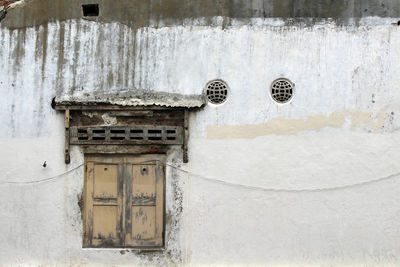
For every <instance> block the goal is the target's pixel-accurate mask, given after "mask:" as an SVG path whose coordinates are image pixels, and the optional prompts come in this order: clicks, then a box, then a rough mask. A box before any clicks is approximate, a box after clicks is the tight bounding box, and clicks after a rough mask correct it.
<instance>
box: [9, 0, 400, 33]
mask: <svg viewBox="0 0 400 267" xmlns="http://www.w3.org/2000/svg"><path fill="white" fill-rule="evenodd" d="M84 3H90V4H93V3H97V4H99V7H100V14H99V16H98V17H92V18H89V19H93V20H98V21H103V22H112V21H117V22H121V23H125V24H129V25H132V26H136V27H142V26H147V25H150V24H151V25H154V26H158V25H177V24H178V25H179V24H182V23H183V21H184V20H186V19H196V18H206V20H205V23H206V24H207V23H208V22H207V18H212V17H215V16H222V17H225V18H226V20H227V23H229V19H243V20H246V19H249V18H283V19H286V18H315V19H325V18H332V19H335V20H337V21H338V22H340V23H341V24H346V23H347V21H350V20H352V21H354V19H356V20H357V19H359V18H362V17H366V16H378V17H400V1H399V0H83V1H82V0H27V1H26V4H25V5H24V6H22V7H21V6H20V7H18V8H14V9H12V10H10V12H9V14H8V17H7V19H6V20H4V21H3V22H2V23H1V26H6V27H10V28H20V27H26V26H34V25H40V24H43V23H46V22H48V21H49V20H66V19H73V18H81V17H82V7H81V5H82V4H84ZM209 23H211V22H209Z"/></svg>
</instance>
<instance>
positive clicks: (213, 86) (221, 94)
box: [205, 80, 228, 105]
mask: <svg viewBox="0 0 400 267" xmlns="http://www.w3.org/2000/svg"><path fill="white" fill-rule="evenodd" d="M205 93H206V96H207V100H208V101H209V102H210V103H212V104H216V105H218V104H222V103H224V102H225V101H226V99H227V98H228V85H227V84H226V83H225V82H224V81H221V80H213V81H210V82H209V83H207V85H206V88H205Z"/></svg>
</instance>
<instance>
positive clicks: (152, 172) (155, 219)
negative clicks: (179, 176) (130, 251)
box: [125, 157, 164, 247]
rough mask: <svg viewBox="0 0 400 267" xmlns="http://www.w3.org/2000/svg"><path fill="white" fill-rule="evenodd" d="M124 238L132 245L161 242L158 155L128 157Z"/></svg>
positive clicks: (161, 193)
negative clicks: (155, 156) (156, 156)
mask: <svg viewBox="0 0 400 267" xmlns="http://www.w3.org/2000/svg"><path fill="white" fill-rule="evenodd" d="M127 172H128V173H129V177H128V178H129V179H128V183H127V187H126V188H127V191H128V192H127V194H126V196H127V200H126V203H127V205H126V218H127V220H126V222H127V224H126V238H125V243H126V245H128V246H132V247H159V246H163V233H164V227H163V226H164V171H163V164H162V160H161V159H160V158H154V157H149V158H147V157H143V158H140V159H138V158H127Z"/></svg>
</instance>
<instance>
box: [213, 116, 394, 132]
mask: <svg viewBox="0 0 400 267" xmlns="http://www.w3.org/2000/svg"><path fill="white" fill-rule="evenodd" d="M387 114H388V112H387V111H386V109H382V110H380V111H379V112H378V113H377V114H373V113H369V112H360V111H351V110H344V111H341V112H340V111H336V112H333V113H331V114H330V115H327V116H325V115H315V116H310V117H308V118H307V119H286V118H283V117H279V118H276V119H274V120H271V121H269V122H267V123H264V124H250V125H232V126H217V125H209V126H207V138H208V139H228V138H231V139H251V138H256V137H259V136H266V135H271V134H276V135H296V134H298V133H299V132H302V131H320V130H322V129H323V128H326V127H331V128H342V127H343V126H344V125H345V124H346V122H350V129H351V130H355V129H357V128H358V127H360V126H362V125H365V126H368V127H369V128H370V129H371V131H372V132H373V133H378V132H379V130H380V129H382V127H383V126H384V123H385V120H386V117H387Z"/></svg>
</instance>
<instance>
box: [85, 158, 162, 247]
mask: <svg viewBox="0 0 400 267" xmlns="http://www.w3.org/2000/svg"><path fill="white" fill-rule="evenodd" d="M163 162H164V156H159V155H143V156H123V157H120V156H87V157H86V172H85V189H84V192H85V197H84V238H83V244H84V247H162V246H163V245H164V242H163V236H164V188H165V183H164V180H165V179H164V167H163V166H164V165H163Z"/></svg>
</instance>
